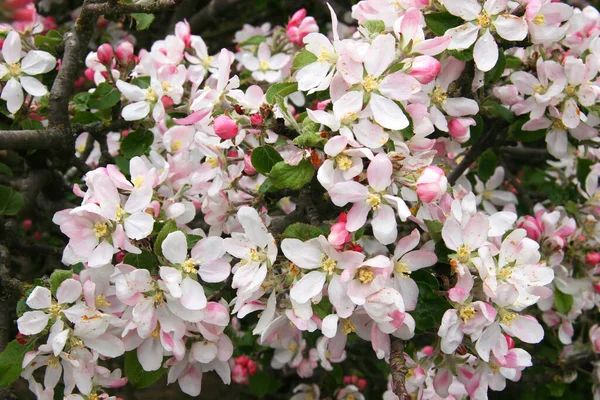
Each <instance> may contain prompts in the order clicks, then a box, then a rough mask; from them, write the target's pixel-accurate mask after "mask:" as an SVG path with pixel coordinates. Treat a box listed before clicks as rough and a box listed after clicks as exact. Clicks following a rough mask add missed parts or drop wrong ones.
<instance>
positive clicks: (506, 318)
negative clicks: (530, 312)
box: [500, 311, 519, 326]
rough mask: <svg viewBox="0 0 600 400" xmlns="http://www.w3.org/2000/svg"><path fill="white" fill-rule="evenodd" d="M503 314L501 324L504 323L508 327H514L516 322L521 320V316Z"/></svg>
mask: <svg viewBox="0 0 600 400" xmlns="http://www.w3.org/2000/svg"><path fill="white" fill-rule="evenodd" d="M501 314H502V318H501V319H500V322H502V323H503V324H504V325H506V326H513V325H514V324H515V320H516V319H517V318H519V314H515V313H513V312H508V311H505V312H503V313H501Z"/></svg>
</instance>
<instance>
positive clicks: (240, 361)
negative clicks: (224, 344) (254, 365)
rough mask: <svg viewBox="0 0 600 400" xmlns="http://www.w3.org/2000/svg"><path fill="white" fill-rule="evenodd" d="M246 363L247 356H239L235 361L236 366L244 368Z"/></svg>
mask: <svg viewBox="0 0 600 400" xmlns="http://www.w3.org/2000/svg"><path fill="white" fill-rule="evenodd" d="M248 361H249V359H248V356H245V355H242V356H239V357H237V358H236V359H235V363H236V364H238V365H241V366H244V367H245V366H247V365H248Z"/></svg>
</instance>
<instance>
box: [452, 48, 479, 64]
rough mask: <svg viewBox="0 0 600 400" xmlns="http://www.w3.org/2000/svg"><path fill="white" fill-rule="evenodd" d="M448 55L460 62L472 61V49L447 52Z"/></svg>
mask: <svg viewBox="0 0 600 400" xmlns="http://www.w3.org/2000/svg"><path fill="white" fill-rule="evenodd" d="M448 53H449V54H450V55H451V56H452V57H454V58H456V59H457V60H460V61H471V60H472V59H473V49H472V48H471V49H466V50H448Z"/></svg>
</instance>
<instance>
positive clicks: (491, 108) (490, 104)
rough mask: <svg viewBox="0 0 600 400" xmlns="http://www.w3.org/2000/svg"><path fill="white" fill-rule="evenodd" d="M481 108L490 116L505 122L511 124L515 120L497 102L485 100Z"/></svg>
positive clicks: (513, 115) (512, 115)
mask: <svg viewBox="0 0 600 400" xmlns="http://www.w3.org/2000/svg"><path fill="white" fill-rule="evenodd" d="M481 108H482V109H483V111H485V112H487V113H489V114H490V115H493V116H495V117H500V118H502V119H503V120H505V121H506V122H513V121H514V120H515V114H513V112H512V111H510V110H509V109H508V108H506V107H504V106H503V105H502V104H500V103H498V102H497V101H494V100H487V101H486V102H485V103H483V105H482V107H481Z"/></svg>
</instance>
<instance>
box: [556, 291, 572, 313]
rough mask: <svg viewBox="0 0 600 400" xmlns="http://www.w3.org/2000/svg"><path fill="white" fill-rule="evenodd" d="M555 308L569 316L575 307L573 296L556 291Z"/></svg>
mask: <svg viewBox="0 0 600 400" xmlns="http://www.w3.org/2000/svg"><path fill="white" fill-rule="evenodd" d="M554 307H556V309H557V310H558V312H559V313H561V314H564V315H567V314H568V313H569V311H571V307H573V296H571V295H570V294H566V293H563V292H561V291H560V290H558V289H556V290H554Z"/></svg>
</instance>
